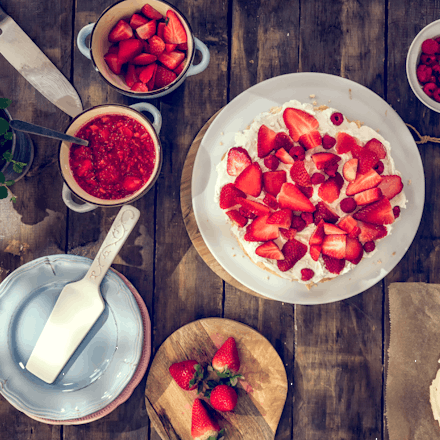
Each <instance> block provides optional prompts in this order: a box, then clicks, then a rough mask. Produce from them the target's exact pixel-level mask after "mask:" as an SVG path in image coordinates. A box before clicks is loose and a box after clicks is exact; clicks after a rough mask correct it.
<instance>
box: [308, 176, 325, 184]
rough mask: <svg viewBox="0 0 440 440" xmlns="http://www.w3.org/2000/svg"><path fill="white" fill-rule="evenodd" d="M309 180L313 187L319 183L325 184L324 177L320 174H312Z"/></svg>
mask: <svg viewBox="0 0 440 440" xmlns="http://www.w3.org/2000/svg"><path fill="white" fill-rule="evenodd" d="M310 180H311V181H312V184H313V185H319V184H320V183H323V182H325V176H324V174H321V173H314V174H313V175H312V177H311V179H310Z"/></svg>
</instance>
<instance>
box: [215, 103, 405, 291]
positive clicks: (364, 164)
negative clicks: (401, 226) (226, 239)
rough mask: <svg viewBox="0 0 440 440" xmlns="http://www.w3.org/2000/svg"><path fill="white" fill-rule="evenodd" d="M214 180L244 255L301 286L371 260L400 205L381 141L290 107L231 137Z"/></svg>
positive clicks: (315, 111) (397, 179)
mask: <svg viewBox="0 0 440 440" xmlns="http://www.w3.org/2000/svg"><path fill="white" fill-rule="evenodd" d="M217 172H218V178H217V182H216V188H215V201H216V203H218V204H219V205H220V208H221V209H223V210H224V212H225V219H227V220H228V221H229V222H230V223H231V231H232V233H233V234H234V235H235V237H236V238H237V240H238V242H239V244H240V246H241V247H242V249H243V250H244V251H245V253H246V254H247V255H248V256H249V257H250V258H251V259H252V261H253V262H254V263H255V264H257V265H258V266H260V267H261V268H263V269H265V270H268V271H269V272H272V273H274V274H276V275H278V276H280V277H283V278H287V279H290V280H295V281H299V282H301V283H304V284H306V285H307V287H311V286H313V284H316V283H319V282H323V281H327V280H329V279H332V278H334V277H336V276H338V275H340V274H344V273H346V272H348V271H350V270H351V269H353V268H354V267H355V266H356V265H357V264H359V263H360V262H361V260H362V259H363V257H368V256H371V255H372V254H373V253H374V251H375V248H376V243H377V242H378V241H379V240H381V239H382V238H384V237H386V236H387V235H389V234H390V233H391V230H392V227H393V224H394V222H395V221H396V219H397V218H398V217H399V215H400V211H401V209H402V208H405V206H406V197H405V194H404V191H403V182H402V179H401V176H400V173H399V172H398V171H397V170H396V169H395V165H394V161H393V159H392V157H391V148H390V144H389V142H387V141H386V140H385V139H384V138H383V137H382V136H381V135H380V134H379V133H378V132H377V131H375V130H373V129H372V128H370V127H367V126H365V125H363V124H361V123H359V122H354V121H349V120H348V119H346V117H345V116H344V115H343V114H341V113H339V112H338V111H337V110H335V109H332V108H329V107H327V106H321V107H316V106H313V105H312V104H302V103H300V102H298V101H295V100H293V101H290V102H287V103H285V104H284V105H283V106H282V107H279V108H274V109H271V110H270V111H268V112H265V113H262V114H260V115H258V116H257V117H256V118H255V119H254V121H253V122H252V124H251V125H250V126H249V127H248V128H247V129H245V130H244V131H243V132H240V133H237V134H236V136H235V146H233V147H232V148H230V149H229V150H228V151H227V152H226V153H225V155H224V156H223V158H222V161H221V162H220V163H219V164H218V166H217Z"/></svg>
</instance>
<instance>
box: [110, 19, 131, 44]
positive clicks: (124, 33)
mask: <svg viewBox="0 0 440 440" xmlns="http://www.w3.org/2000/svg"><path fill="white" fill-rule="evenodd" d="M132 37H133V29H132V28H131V26H130V25H129V24H128V23H127V22H126V21H125V20H119V21H118V22H117V23H116V24H115V26H114V27H113V29H112V30H111V31H110V33H109V34H108V41H110V43H117V42H118V41H122V40H128V39H129V38H132Z"/></svg>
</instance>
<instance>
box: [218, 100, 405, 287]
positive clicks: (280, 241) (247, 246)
mask: <svg viewBox="0 0 440 440" xmlns="http://www.w3.org/2000/svg"><path fill="white" fill-rule="evenodd" d="M286 108H297V109H300V110H303V111H306V112H307V113H310V114H311V115H313V116H314V117H315V118H316V119H317V120H318V122H319V127H318V131H319V132H320V134H321V136H324V135H325V134H328V135H330V136H332V137H336V135H337V133H338V132H345V133H347V134H349V135H351V136H353V137H354V138H356V139H357V140H358V142H359V144H360V145H365V144H366V143H367V142H368V141H369V140H370V139H373V138H376V139H378V140H379V141H380V142H382V144H383V145H384V147H385V148H386V151H387V156H386V158H385V159H382V163H383V164H384V171H383V173H382V175H383V176H385V175H391V174H394V175H400V173H399V172H398V171H397V170H396V169H395V165H394V161H393V159H392V157H391V146H390V143H389V142H388V141H387V140H386V139H384V138H383V137H382V136H381V135H380V134H379V133H378V132H377V131H375V130H373V129H372V128H370V127H368V126H365V125H362V126H360V127H359V126H358V124H357V123H356V122H350V121H348V120H347V119H346V118H345V117H344V120H343V122H342V124H341V125H339V126H336V125H334V124H333V123H332V122H331V119H330V117H331V115H332V114H333V113H334V112H337V110H335V109H333V108H325V109H320V108H316V107H314V106H313V105H312V104H302V103H300V102H299V101H296V100H292V101H289V102H286V103H285V104H283V106H282V107H279V108H276V109H272V110H271V111H268V112H264V113H262V114H260V115H258V116H257V117H256V118H255V119H254V121H253V122H252V123H251V125H250V126H249V127H248V128H247V129H245V130H243V131H242V132H239V133H237V134H236V135H235V145H234V147H242V148H245V149H246V150H247V152H248V154H249V156H250V158H251V160H252V161H253V162H258V164H259V165H260V167H261V170H262V172H263V173H264V172H266V171H271V170H269V169H268V168H266V166H265V165H264V159H260V158H259V157H258V151H257V139H258V130H259V129H260V127H261V125H263V124H264V125H266V126H267V127H269V128H270V129H272V130H273V131H275V132H277V133H278V132H284V133H286V134H289V130H288V129H287V127H286V125H285V123H284V120H283V112H284V110H285V109H286ZM295 145H299V144H298V143H295ZM231 148H232V147H231ZM319 152H334V149H331V150H325V149H324V148H323V147H322V146H320V147H316V148H313V149H311V150H306V153H305V154H306V156H305V159H304V164H305V167H306V170H307V172H308V173H309V175H310V176H312V175H313V174H314V173H315V172H321V171H322V170H318V169H317V168H316V166H315V163H314V162H313V160H312V158H311V156H312V155H313V154H315V153H319ZM337 154H338V155H339V156H340V157H341V160H340V161H339V164H338V165H339V167H338V172H339V173H340V174H341V175H342V168H343V166H344V163H345V162H347V161H348V160H350V159H351V158H352V155H351V154H350V153H344V154H339V153H337ZM227 159H228V154H227V152H226V154H225V155H224V156H223V158H222V161H221V162H220V163H219V164H218V165H217V168H216V169H217V174H218V177H217V182H216V186H215V194H214V201H215V202H216V203H217V204H218V203H219V200H220V191H221V189H222V187H223V186H224V185H226V184H228V183H234V181H235V179H236V176H230V175H229V174H228V173H227ZM290 167H291V165H290V164H284V163H283V162H281V161H280V164H279V166H278V168H277V171H278V170H284V171H286V176H287V182H290V183H293V181H292V179H291V177H290V173H289V170H290ZM347 185H348V182H346V181H345V179H344V186H343V187H342V188H341V191H340V196H339V198H338V199H337V200H335V201H334V202H333V203H327V205H328V206H329V207H330V208H331V209H332V210H333V211H334V212H335V213H336V214H338V215H339V216H340V217H341V218H342V217H344V216H346V215H347V214H346V213H344V212H343V211H342V210H341V208H340V201H341V200H342V199H344V198H345V197H347V196H346V194H345V189H346V187H347ZM318 187H319V185H314V186H313V188H314V192H313V196H312V197H311V198H310V201H311V202H312V203H313V204H314V205H316V203H318V202H320V201H321V198H320V197H319V196H318ZM264 195H265V194H264V192H263V191H262V193H261V194H260V196H259V197H257V198H255V197H252V196H247V198H248V199H250V200H254V201H257V202H260V203H263V199H264ZM390 203H391V206H392V207H394V206H399V207H400V208H401V209H403V208H405V207H406V203H407V200H406V196H405V193H404V191H401V192H400V193H399V194H398V195H397V196H395V197H394V198H393V199H391V200H390ZM297 214H298V213H297ZM225 218H226V219H227V221H229V222H230V223H231V231H232V233H233V234H234V235H235V237H236V238H237V240H238V242H239V243H240V245H241V246H242V247H243V249H244V250H245V251H246V253H247V254H248V255H249V257H250V258H251V259H252V261H253V262H254V263H256V264H257V263H262V264H263V265H264V266H265V267H266V268H267V269H269V270H271V271H272V272H275V273H276V274H277V275H279V276H280V277H282V278H286V279H289V280H296V281H299V282H300V283H303V284H314V283H318V282H320V281H322V280H323V279H329V278H335V277H337V276H338V275H337V274H333V273H331V272H329V271H328V270H327V269H326V268H325V265H324V260H323V258H322V255H321V256H320V257H319V259H318V261H314V260H313V259H312V257H311V255H310V253H309V252H307V253H306V255H305V256H304V257H303V258H302V259H301V260H300V261H298V262H297V263H296V264H295V265H294V266H293V268H292V269H290V270H288V271H286V272H282V271H280V270H279V269H278V266H277V262H276V260H271V259H268V258H263V257H260V256H259V255H257V254H256V253H255V249H256V248H257V247H258V246H260V245H261V244H262V243H261V242H249V241H246V240H245V239H244V235H245V233H246V226H245V227H244V228H240V227H238V226H237V225H236V224H235V223H233V222H231V221H230V219H229V217H228V216H227V215H226V214H225ZM399 218H400V217H399ZM399 218H397V219H396V221H397V220H399ZM396 221H395V222H396ZM395 222H394V223H395ZM394 223H393V224H392V225H385V227H386V228H387V231H388V235H390V234H391V230H392V228H393V226H394ZM248 224H250V223H248ZM315 229H316V225H315V224H314V223H312V224H309V225H308V226H307V227H306V228H304V229H303V230H302V231H300V232H297V234H296V235H295V239H296V240H298V241H300V242H302V243H304V244H306V245H307V246H308V244H309V239H310V237H311V235H312V233H313V232H314V231H315ZM274 241H275V243H276V244H277V245H278V247H279V248H280V249H282V247H283V245H284V243H285V242H286V241H287V240H286V239H285V238H284V237H283V236H282V235H281V234H280V236H279V238H277V239H276V240H274ZM377 241H379V240H377ZM376 249H377V248H376ZM375 252H376V250H375V251H374V252H370V253H366V252H364V257H367V258H371V257H372V256H373V255H374V253H375ZM359 264H362V262H360V263H359ZM354 267H355V265H354V264H352V263H350V262H349V261H346V262H345V267H344V269H343V270H342V272H341V273H340V275H342V274H344V273H347V272H349V271H350V270H351V269H353V268H354ZM304 268H310V269H312V270H313V272H314V273H315V275H314V276H313V278H312V279H311V280H309V281H306V282H305V281H302V280H301V270H302V269H304Z"/></svg>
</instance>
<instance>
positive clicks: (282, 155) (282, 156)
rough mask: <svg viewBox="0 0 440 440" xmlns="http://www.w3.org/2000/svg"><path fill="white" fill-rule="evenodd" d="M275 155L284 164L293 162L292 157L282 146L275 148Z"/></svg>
mask: <svg viewBox="0 0 440 440" xmlns="http://www.w3.org/2000/svg"><path fill="white" fill-rule="evenodd" d="M275 156H276V157H278V159H279V160H280V161H281V162H283V163H286V164H292V163H294V162H295V161H294V160H293V157H292V156H291V155H290V154H289V153H288V152H287V151H286V150H285V149H284V148H280V149H279V150H277V151H276V152H275Z"/></svg>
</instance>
